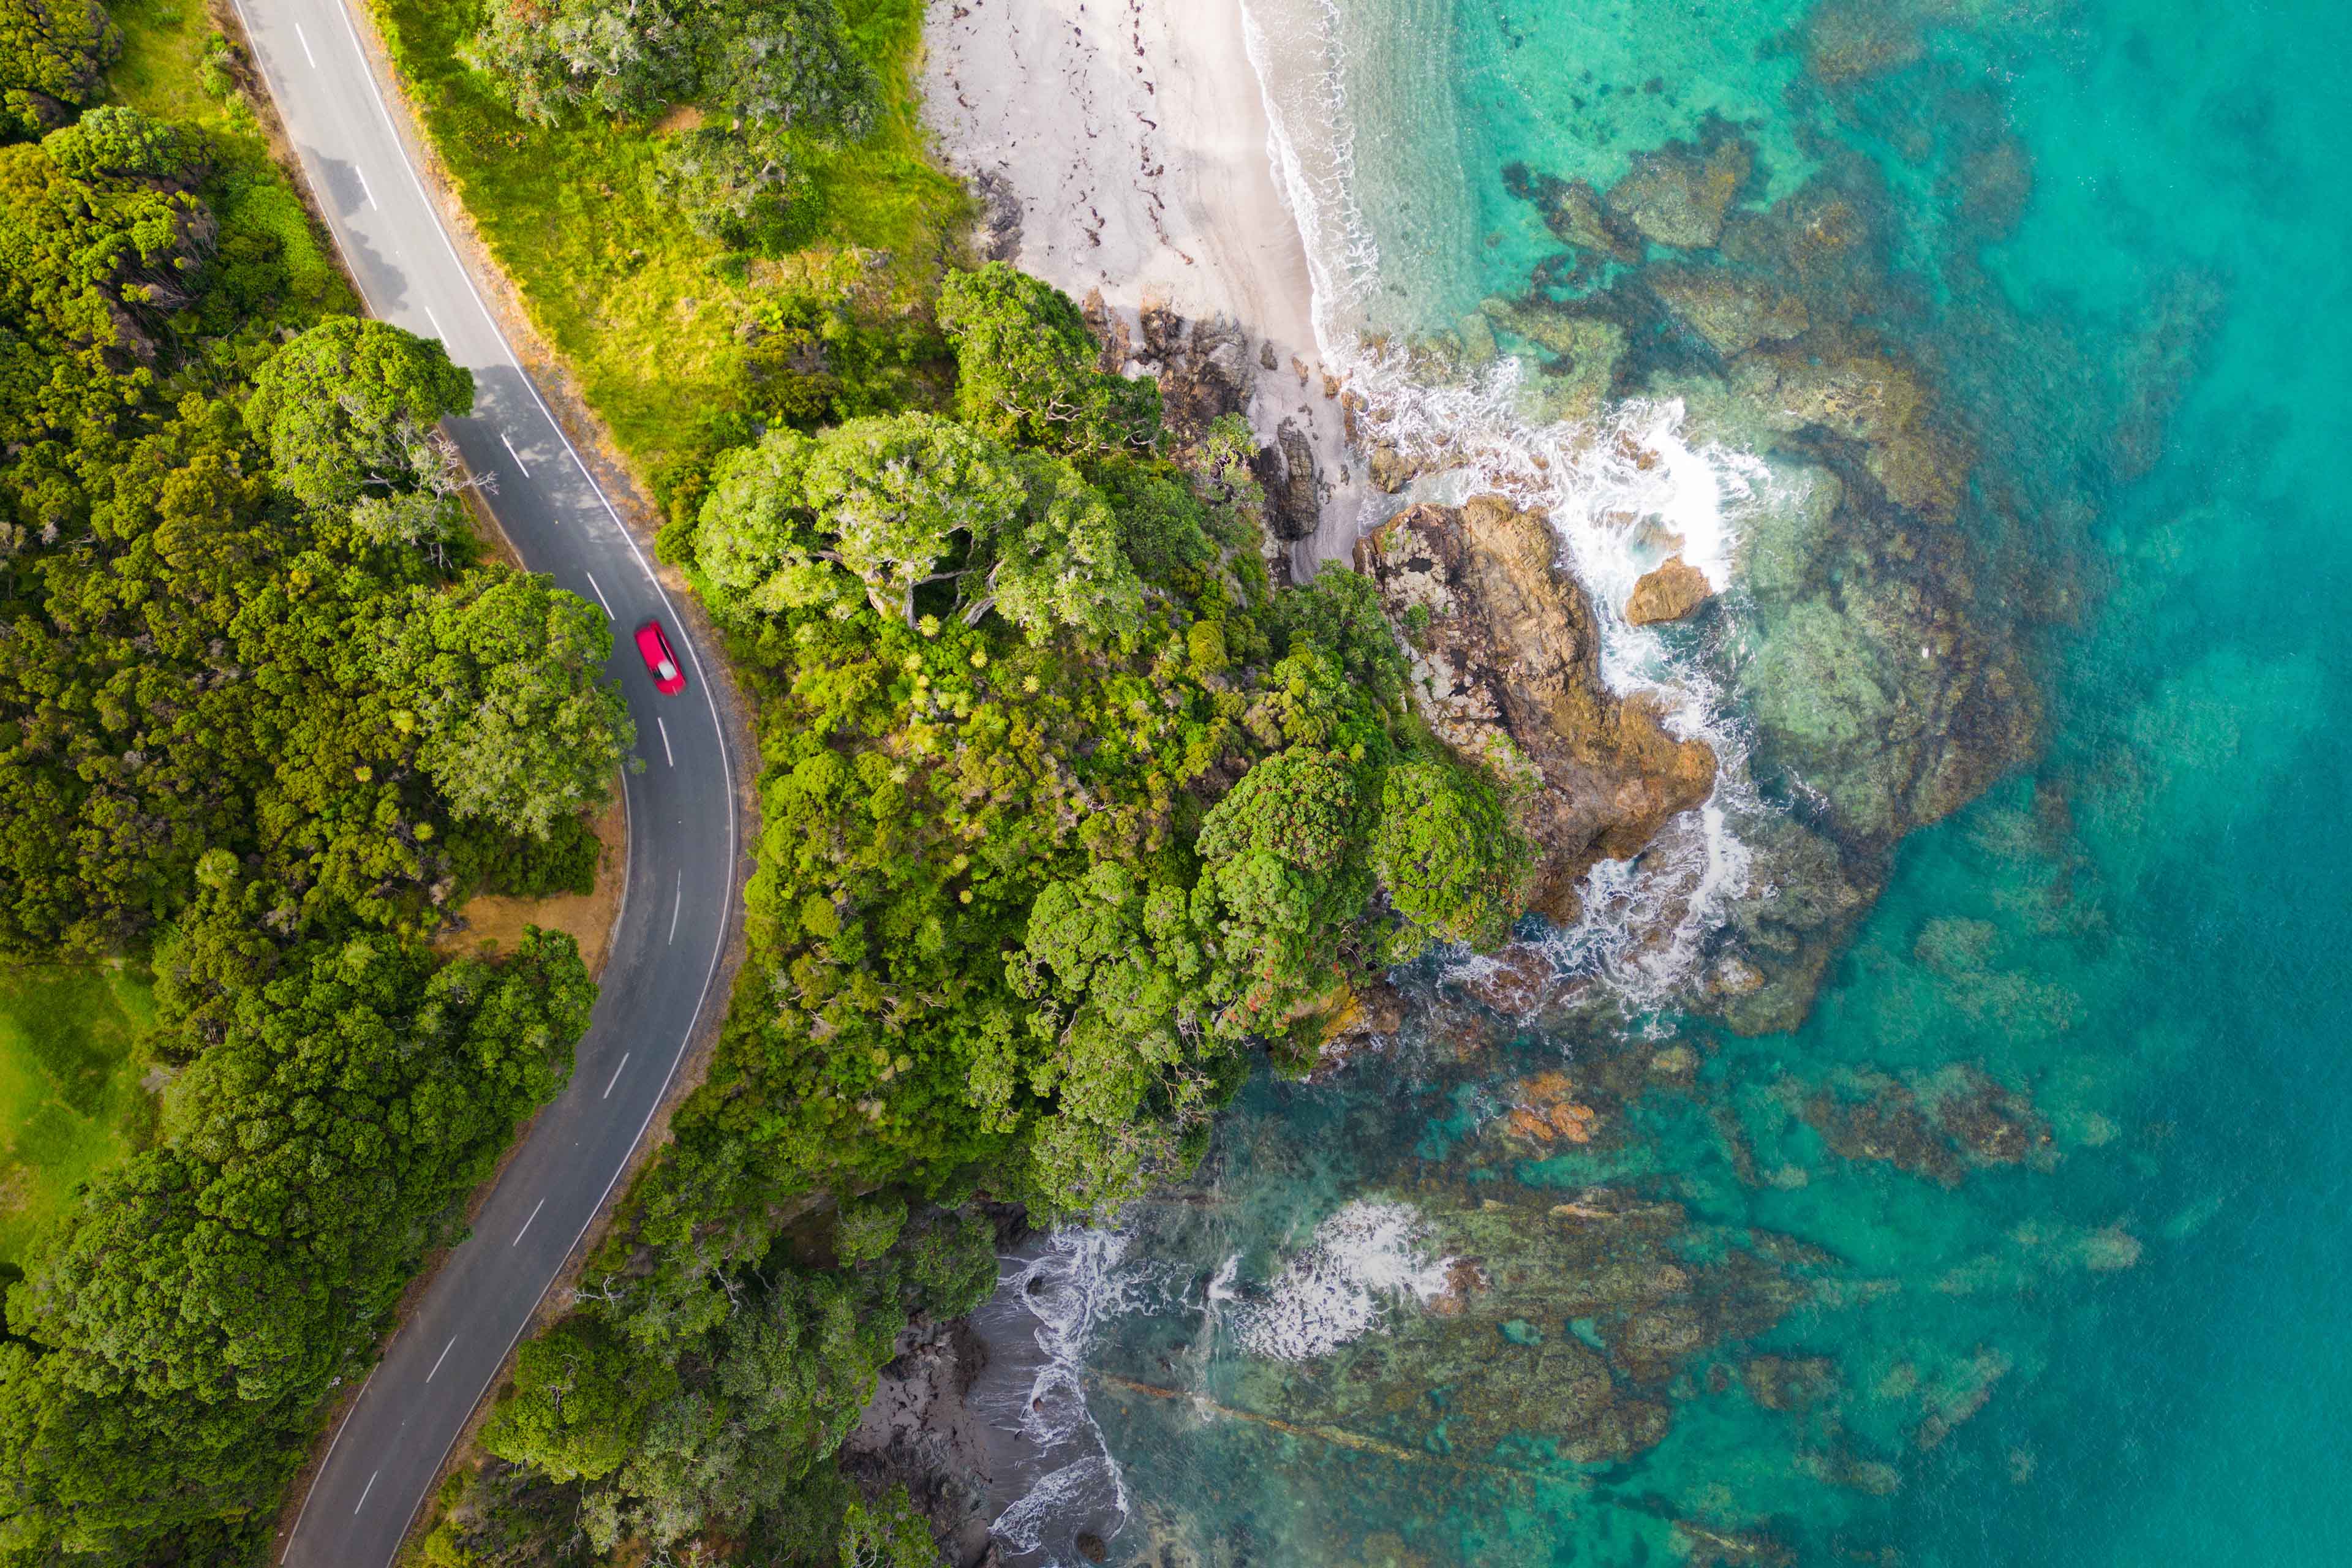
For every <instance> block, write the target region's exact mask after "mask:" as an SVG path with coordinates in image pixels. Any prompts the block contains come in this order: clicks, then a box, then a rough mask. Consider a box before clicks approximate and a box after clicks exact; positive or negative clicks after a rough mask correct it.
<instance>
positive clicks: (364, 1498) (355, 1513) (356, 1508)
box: [352, 1470, 383, 1519]
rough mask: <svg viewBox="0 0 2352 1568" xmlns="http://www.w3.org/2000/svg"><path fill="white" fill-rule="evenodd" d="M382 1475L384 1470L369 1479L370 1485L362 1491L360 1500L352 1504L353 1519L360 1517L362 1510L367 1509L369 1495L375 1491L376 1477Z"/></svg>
mask: <svg viewBox="0 0 2352 1568" xmlns="http://www.w3.org/2000/svg"><path fill="white" fill-rule="evenodd" d="M382 1474H383V1471H382V1470H378V1471H376V1472H375V1475H374V1476H370V1477H369V1478H368V1484H367V1485H366V1486H364V1487H362V1488H361V1489H360V1500H359V1501H357V1502H355V1503H353V1504H352V1517H353V1518H355V1519H356V1518H357V1517H359V1511H360V1510H362V1509H363V1508H365V1507H367V1497H368V1493H370V1492H372V1491H373V1490H375V1477H376V1476H380V1475H382Z"/></svg>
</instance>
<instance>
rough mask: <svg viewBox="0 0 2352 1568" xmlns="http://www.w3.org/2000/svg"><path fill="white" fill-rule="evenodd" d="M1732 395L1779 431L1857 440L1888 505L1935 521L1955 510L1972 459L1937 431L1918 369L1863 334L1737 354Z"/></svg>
mask: <svg viewBox="0 0 2352 1568" xmlns="http://www.w3.org/2000/svg"><path fill="white" fill-rule="evenodd" d="M1732 380H1733V385H1734V386H1735V387H1736V388H1737V389H1738V392H1739V393H1740V394H1741V395H1743V396H1745V397H1746V398H1748V401H1749V402H1750V403H1752V404H1753V405H1756V406H1757V407H1759V408H1761V409H1766V410H1769V419H1770V421H1771V423H1772V424H1773V425H1774V426H1777V427H1778V428H1780V429H1781V430H1784V431H1789V432H1795V431H1801V430H1819V431H1823V432H1826V433H1828V434H1830V435H1832V436H1835V437H1843V439H1845V440H1848V441H1853V442H1856V443H1859V444H1860V445H1861V446H1862V447H1864V450H1865V456H1864V468H1866V469H1867V470H1868V471H1869V472H1870V474H1871V475H1872V476H1873V477H1874V478H1875V479H1877V480H1878V482H1879V484H1880V485H1881V486H1882V487H1884V488H1885V491H1886V495H1887V499H1888V500H1892V501H1893V502H1894V503H1895V505H1897V506H1900V507H1905V508H1907V509H1908V510H1912V511H1915V512H1917V513H1918V514H1920V515H1921V516H1923V517H1927V518H1930V519H1933V520H1934V521H1937V522H1949V521H1952V519H1953V517H1954V516H1955V515H1956V514H1957V513H1958V510H1959V502H1960V497H1961V494H1962V493H1963V491H1964V489H1965V488H1966V485H1967V482H1968V470H1969V466H1970V465H1971V464H1972V463H1973V462H1974V461H1975V454H1974V453H1973V452H1972V451H1971V450H1969V446H1968V444H1967V443H1966V442H1964V441H1961V440H1960V439H1958V437H1954V436H1952V435H1951V434H1949V433H1948V432H1947V431H1945V430H1944V429H1943V428H1942V427H1941V426H1939V425H1938V423H1937V421H1936V419H1935V418H1934V416H1933V413H1932V402H1933V399H1932V395H1931V394H1930V393H1929V391H1928V389H1927V384H1926V382H1925V380H1924V379H1923V378H1922V377H1921V376H1920V374H1918V372H1917V371H1916V370H1915V369H1913V368H1912V367H1911V366H1910V365H1909V364H1907V363H1904V362H1903V361H1901V360H1900V359H1898V358H1897V357H1896V356H1895V354H1893V353H1891V352H1890V351H1889V350H1888V349H1887V348H1886V346H1885V344H1884V343H1882V342H1880V341H1879V340H1878V339H1877V338H1876V337H1875V336H1874V335H1873V334H1871V333H1868V332H1864V331H1842V330H1841V331H1814V332H1811V333H1808V334H1807V335H1805V336H1804V337H1802V338H1800V339H1797V340H1794V341H1792V342H1785V343H1776V344H1773V345H1772V346H1770V347H1769V348H1757V349H1753V350H1750V351H1749V352H1748V353H1745V354H1742V355H1741V356H1740V357H1739V359H1738V362H1737V363H1735V364H1734V365H1733V367H1732Z"/></svg>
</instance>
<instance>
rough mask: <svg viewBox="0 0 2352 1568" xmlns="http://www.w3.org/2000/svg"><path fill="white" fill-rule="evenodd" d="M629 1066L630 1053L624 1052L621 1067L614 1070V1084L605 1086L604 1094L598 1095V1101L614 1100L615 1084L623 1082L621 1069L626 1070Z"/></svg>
mask: <svg viewBox="0 0 2352 1568" xmlns="http://www.w3.org/2000/svg"><path fill="white" fill-rule="evenodd" d="M628 1065H629V1053H628V1052H626V1051H623V1052H622V1053H621V1060H620V1064H619V1066H617V1067H615V1068H613V1079H612V1083H607V1084H606V1085H605V1086H604V1093H602V1094H600V1095H598V1096H597V1097H596V1098H597V1099H599V1100H610V1099H612V1098H613V1084H616V1083H618V1082H620V1081H621V1068H625V1067H627V1066H628Z"/></svg>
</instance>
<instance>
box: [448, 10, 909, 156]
mask: <svg viewBox="0 0 2352 1568" xmlns="http://www.w3.org/2000/svg"><path fill="white" fill-rule="evenodd" d="M465 57H466V58H467V61H468V62H469V63H470V64H472V65H474V66H475V67H476V68H479V69H481V70H482V71H484V72H486V73H488V76H489V78H490V80H491V83H492V85H493V86H494V87H495V88H496V89H497V90H498V91H499V94H500V96H502V97H504V98H505V99H506V100H507V101H508V102H509V103H510V104H512V105H513V107H514V110H515V111H516V112H517V113H519V114H520V115H521V116H522V117H523V118H524V119H526V120H529V121H534V122H535V123H538V124H541V125H549V124H552V123H554V122H555V121H558V120H559V119H561V118H562V116H563V115H564V114H565V113H566V112H567V111H569V110H572V109H575V108H576V109H583V110H590V111H593V112H595V113H601V114H613V115H645V114H649V113H651V112H653V111H654V110H657V109H658V108H660V107H661V106H662V105H664V104H667V103H673V102H680V101H692V102H699V103H703V104H705V105H707V106H708V107H709V108H710V109H713V110H719V111H721V112H724V113H725V114H726V115H727V116H728V117H729V118H730V119H732V120H736V121H743V122H748V123H750V124H752V125H755V126H772V127H776V128H791V129H793V130H797V131H803V132H819V133H839V134H843V135H846V136H850V137H856V136H861V135H863V134H865V132H866V125H867V124H868V123H869V121H870V120H871V117H872V113H873V103H874V98H875V94H876V82H875V79H874V73H873V71H872V69H871V68H869V67H867V66H866V63H865V61H864V60H863V59H862V58H859V56H858V55H857V53H856V50H855V49H853V48H852V47H851V46H850V41H849V37H848V32H847V29H846V28H845V26H844V25H843V21H842V16H841V8H840V5H839V3H838V0H716V3H712V0H700V3H697V0H629V3H622V0H555V3H554V4H551V5H525V4H522V3H520V0H494V3H493V4H491V5H489V6H488V15H487V16H485V17H484V19H483V23H482V26H481V30H480V31H479V32H478V33H476V34H475V35H474V38H473V41H472V42H471V44H469V45H468V46H467V48H466V50H465Z"/></svg>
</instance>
